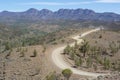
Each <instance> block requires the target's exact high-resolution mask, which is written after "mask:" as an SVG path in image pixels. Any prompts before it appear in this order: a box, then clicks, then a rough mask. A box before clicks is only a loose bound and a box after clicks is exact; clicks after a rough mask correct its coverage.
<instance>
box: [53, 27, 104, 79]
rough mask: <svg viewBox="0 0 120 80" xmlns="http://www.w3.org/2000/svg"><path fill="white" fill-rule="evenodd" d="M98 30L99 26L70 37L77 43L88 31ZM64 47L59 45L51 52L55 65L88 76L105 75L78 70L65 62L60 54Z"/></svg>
mask: <svg viewBox="0 0 120 80" xmlns="http://www.w3.org/2000/svg"><path fill="white" fill-rule="evenodd" d="M99 30H100V28H96V29H92V30H90V31H87V32H84V33H83V34H81V35H77V36H74V37H72V38H73V39H75V40H76V41H77V43H81V42H82V41H83V39H81V38H82V37H84V36H86V35H88V34H90V33H93V32H96V31H99ZM74 43H75V42H74ZM74 43H71V44H70V46H73V45H74ZM65 47H66V45H65V46H62V47H59V48H57V49H55V50H53V52H52V60H53V62H54V63H55V65H56V66H57V67H59V68H60V69H66V68H69V69H71V70H72V72H73V73H74V74H78V75H84V76H90V77H97V76H100V75H106V74H100V73H92V72H86V71H82V70H78V69H76V68H73V67H71V65H70V64H69V63H67V62H65V60H64V58H63V56H62V54H61V53H62V52H63V50H64V48H65Z"/></svg>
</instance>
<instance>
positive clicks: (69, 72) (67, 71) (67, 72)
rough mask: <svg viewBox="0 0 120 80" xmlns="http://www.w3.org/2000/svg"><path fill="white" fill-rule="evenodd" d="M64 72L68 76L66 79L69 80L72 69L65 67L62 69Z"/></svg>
mask: <svg viewBox="0 0 120 80" xmlns="http://www.w3.org/2000/svg"><path fill="white" fill-rule="evenodd" d="M62 74H63V76H64V77H65V78H66V80H69V78H70V76H71V75H72V71H71V70H70V69H64V70H63V71H62Z"/></svg>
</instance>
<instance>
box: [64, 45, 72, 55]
mask: <svg viewBox="0 0 120 80" xmlns="http://www.w3.org/2000/svg"><path fill="white" fill-rule="evenodd" d="M70 50H71V47H70V45H67V47H66V48H65V49H64V54H69V52H70Z"/></svg>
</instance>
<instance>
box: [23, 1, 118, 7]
mask: <svg viewBox="0 0 120 80" xmlns="http://www.w3.org/2000/svg"><path fill="white" fill-rule="evenodd" d="M93 3H120V0H92V1H83V2H31V3H21V4H22V5H48V6H70V5H71V6H72V5H81V4H93Z"/></svg>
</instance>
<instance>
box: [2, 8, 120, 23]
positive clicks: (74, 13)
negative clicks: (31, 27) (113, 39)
mask: <svg viewBox="0 0 120 80" xmlns="http://www.w3.org/2000/svg"><path fill="white" fill-rule="evenodd" d="M61 19H63V20H98V21H108V22H110V21H120V15H119V14H115V13H109V12H105V13H96V12H94V11H92V10H89V9H59V10H58V11H55V12H53V11H51V10H48V9H42V10H37V9H34V8H31V9H29V10H27V11H24V12H9V11H3V12H1V13H0V22H9V23H10V22H18V21H23V22H26V21H27V22H28V21H40V20H61Z"/></svg>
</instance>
